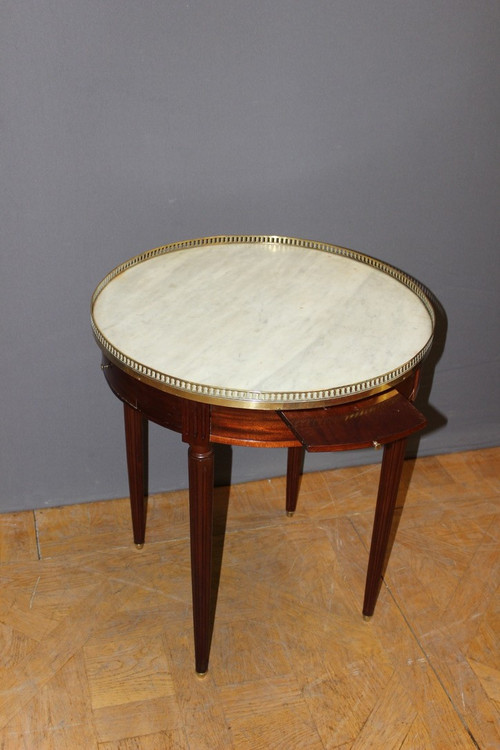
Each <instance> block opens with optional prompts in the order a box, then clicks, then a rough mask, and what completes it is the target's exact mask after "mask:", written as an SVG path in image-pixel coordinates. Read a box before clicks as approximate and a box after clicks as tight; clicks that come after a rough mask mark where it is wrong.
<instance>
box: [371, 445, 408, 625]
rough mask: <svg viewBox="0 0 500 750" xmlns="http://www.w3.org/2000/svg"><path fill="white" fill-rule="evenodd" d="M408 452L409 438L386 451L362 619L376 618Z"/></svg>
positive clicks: (387, 448) (385, 449)
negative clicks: (400, 482)
mask: <svg viewBox="0 0 500 750" xmlns="http://www.w3.org/2000/svg"><path fill="white" fill-rule="evenodd" d="M405 448H406V438H404V439H402V440H396V441H395V442H393V443H388V444H387V445H386V446H385V447H384V456H383V459H382V467H381V470H380V481H379V487H378V496H377V505H376V507H375V519H374V522H373V532H372V541H371V545H370V557H369V560H368V571H367V575H366V587H365V599H364V603H363V615H364V617H366V618H369V617H371V616H372V615H373V612H374V610H375V604H376V602H377V598H378V593H379V590H380V584H381V580H382V576H383V574H384V564H385V561H386V556H387V547H388V543H389V539H390V534H391V527H392V522H393V518H394V509H395V507H396V500H397V496H398V489H399V481H400V479H401V471H402V468H403V460H404V455H405Z"/></svg>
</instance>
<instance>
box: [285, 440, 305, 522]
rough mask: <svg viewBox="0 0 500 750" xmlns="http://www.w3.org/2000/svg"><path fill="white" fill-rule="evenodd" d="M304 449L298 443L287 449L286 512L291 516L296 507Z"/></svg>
mask: <svg viewBox="0 0 500 750" xmlns="http://www.w3.org/2000/svg"><path fill="white" fill-rule="evenodd" d="M304 454H305V449H304V448H303V447H302V446H301V445H300V446H298V447H295V448H289V449H288V458H287V469H286V514H287V516H293V514H294V513H295V509H296V508H297V498H298V495H299V485H300V477H301V475H302V467H303V465H304Z"/></svg>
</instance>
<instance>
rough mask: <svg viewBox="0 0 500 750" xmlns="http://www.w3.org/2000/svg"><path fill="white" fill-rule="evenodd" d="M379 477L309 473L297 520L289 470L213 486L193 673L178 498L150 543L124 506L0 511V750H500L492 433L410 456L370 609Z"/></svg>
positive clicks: (499, 489)
mask: <svg viewBox="0 0 500 750" xmlns="http://www.w3.org/2000/svg"><path fill="white" fill-rule="evenodd" d="M378 471H379V468H378V466H366V467H361V468H350V469H340V470H336V471H331V472H320V473H316V474H306V475H305V476H304V477H303V481H302V487H301V492H300V496H299V507H298V510H297V513H296V514H295V516H294V517H293V518H287V517H286V516H285V514H284V480H283V479H275V480H266V481H262V482H255V483H251V484H246V485H240V486H235V487H232V488H231V490H230V496H229V498H228V492H227V490H226V489H221V490H218V491H217V509H218V512H217V517H216V523H215V527H216V528H215V533H216V540H217V543H216V565H215V569H216V573H217V572H218V571H220V581H219V582H218V583H219V588H218V600H217V614H216V618H215V628H214V634H213V642H212V654H211V663H210V671H209V674H208V676H207V678H206V679H204V680H199V679H197V678H196V676H195V675H194V669H193V646H192V629H191V594H190V577H189V576H190V574H189V544H188V513H187V494H186V493H185V492H173V493H169V494H163V495H156V496H153V497H152V498H151V499H150V503H149V516H148V532H147V543H146V546H145V547H144V549H143V550H142V551H141V552H138V551H137V550H136V549H135V548H134V547H133V545H132V544H131V532H130V521H129V512H128V501H127V500H126V499H122V500H116V501H108V502H102V503H91V504H83V505H77V506H68V507H62V508H56V509H44V510H37V511H35V512H23V513H17V514H4V515H2V516H0V592H1V594H0V602H1V606H0V748H2V750H22V749H23V748H25V749H27V750H52V749H53V748H55V749H57V750H59V749H60V748H61V749H63V748H69V749H71V750H79V749H80V748H82V749H83V750H89V749H91V748H99V750H133V749H134V750H164V749H165V748H168V749H170V748H172V750H174V749H175V750H187V749H189V750H205V749H207V750H218V749H219V748H220V749H226V748H228V749H229V748H231V749H232V748H235V749H236V750H246V749H247V748H248V749H249V750H250V748H251V749H252V750H259V749H262V750H273V749H274V748H282V749H283V750H294V749H295V748H306V749H307V750H325V749H326V748H327V749H328V750H332V748H339V749H340V748H341V749H342V750H347V749H348V748H349V750H351V749H354V748H356V749H358V748H363V749H364V748H370V750H377V749H378V748H380V749H381V750H382V749H383V750H390V749H391V748H394V749H396V748H401V749H403V748H404V750H419V749H420V748H422V749H423V748H429V749H430V750H439V749H440V748H443V750H451V749H455V748H464V749H465V748H482V749H487V748H488V749H489V748H499V747H500V734H499V708H500V653H499V647H498V646H499V640H500V639H499V634H500V617H499V605H500V602H499V598H498V590H499V574H498V572H499V523H498V522H499V498H500V448H494V449H488V450H481V451H476V452H468V453H460V454H452V455H445V456H436V457H431V458H421V459H418V460H417V461H416V462H413V461H410V462H407V463H406V465H405V469H404V480H405V481H404V484H405V485H406V486H408V490H407V493H406V500H405V502H404V508H403V509H402V512H401V513H400V522H399V529H398V533H397V537H396V541H395V544H394V547H393V551H392V556H391V559H390V562H389V566H388V569H387V573H386V576H385V584H384V585H383V587H382V590H381V594H380V598H379V602H378V605H377V608H376V611H375V616H374V617H373V619H372V620H371V621H370V622H364V621H363V619H362V617H361V603H362V594H363V587H364V575H365V570H366V563H367V546H368V542H369V534H370V529H371V522H372V515H373V506H374V497H375V491H376V484H377V478H378ZM410 478H411V481H410ZM402 494H404V493H402ZM228 499H229V502H228ZM226 509H227V511H228V512H227V523H226ZM224 526H225V527H226V529H225V531H226V533H225V538H224V536H223V529H224ZM216 577H217V576H216ZM216 583H217V581H216Z"/></svg>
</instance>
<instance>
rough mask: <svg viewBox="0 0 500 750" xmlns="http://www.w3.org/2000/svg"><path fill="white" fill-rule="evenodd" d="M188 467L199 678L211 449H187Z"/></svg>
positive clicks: (208, 580)
mask: <svg viewBox="0 0 500 750" xmlns="http://www.w3.org/2000/svg"><path fill="white" fill-rule="evenodd" d="M188 464H189V514H190V525H191V580H192V587H193V626H194V650H195V668H196V672H197V673H198V674H199V675H204V674H205V673H206V671H207V670H208V659H209V655H210V638H211V621H210V591H211V584H212V526H213V520H212V519H213V482H214V453H213V449H212V447H211V445H210V444H209V443H204V444H192V445H190V446H189V451H188Z"/></svg>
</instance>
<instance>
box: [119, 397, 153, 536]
mask: <svg viewBox="0 0 500 750" xmlns="http://www.w3.org/2000/svg"><path fill="white" fill-rule="evenodd" d="M123 407H124V418H125V441H126V445H127V468H128V483H129V492H130V509H131V512H132V528H133V532H134V543H135V544H136V545H137V546H138V547H142V546H143V544H144V538H145V535H146V502H147V486H146V485H147V479H146V477H147V466H148V445H147V436H148V422H147V419H145V417H144V416H143V415H142V413H141V412H140V411H137V409H134V408H132V407H131V406H129V405H128V404H127V403H124V404H123Z"/></svg>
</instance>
